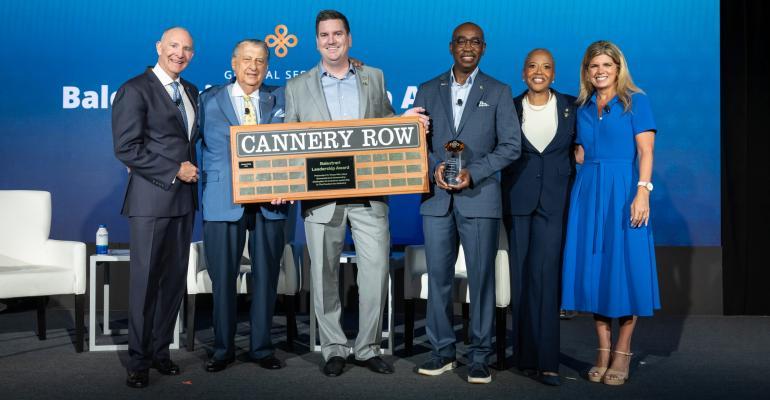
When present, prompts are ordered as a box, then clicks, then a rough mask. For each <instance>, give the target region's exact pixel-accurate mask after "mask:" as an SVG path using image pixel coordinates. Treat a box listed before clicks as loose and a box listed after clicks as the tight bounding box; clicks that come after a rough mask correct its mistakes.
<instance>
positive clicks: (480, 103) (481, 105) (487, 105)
mask: <svg viewBox="0 0 770 400" xmlns="http://www.w3.org/2000/svg"><path fill="white" fill-rule="evenodd" d="M478 106H479V107H489V104H487V102H486V101H484V100H481V101H479V105H478Z"/></svg>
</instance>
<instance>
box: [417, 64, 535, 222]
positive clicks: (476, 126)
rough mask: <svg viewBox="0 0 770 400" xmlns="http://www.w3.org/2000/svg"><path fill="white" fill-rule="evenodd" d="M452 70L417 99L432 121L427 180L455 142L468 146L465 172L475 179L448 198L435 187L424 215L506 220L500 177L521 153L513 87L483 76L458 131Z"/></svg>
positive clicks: (427, 198)
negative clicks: (454, 213) (454, 211)
mask: <svg viewBox="0 0 770 400" xmlns="http://www.w3.org/2000/svg"><path fill="white" fill-rule="evenodd" d="M451 84H452V83H451V78H450V71H447V72H445V73H443V74H441V75H439V76H438V77H436V78H434V79H432V80H430V81H428V82H425V83H423V84H422V85H420V88H419V90H418V92H417V97H416V98H415V100H414V106H415V107H424V108H425V109H426V110H427V112H428V115H429V116H430V118H431V125H430V135H429V137H428V151H429V166H430V171H429V178H430V179H431V181H433V171H434V170H435V168H436V166H437V165H438V164H439V163H441V162H443V161H444V160H445V158H446V154H445V153H446V152H445V150H444V144H446V143H447V142H448V141H450V140H452V139H458V140H461V141H462V142H463V143H465V150H464V151H463V153H462V157H463V163H464V168H467V169H468V172H469V173H470V175H471V180H472V181H471V186H470V187H468V188H466V189H463V190H461V191H459V192H454V193H450V192H447V191H446V190H443V189H439V188H438V187H437V186H436V183H435V182H432V184H431V188H430V189H431V190H430V193H427V194H424V195H423V197H422V204H421V205H420V214H422V215H432V216H444V215H446V214H447V212H449V205H450V203H453V206H454V207H455V208H456V209H457V210H458V211H459V212H460V214H461V215H463V216H465V217H468V218H500V217H501V216H502V207H501V197H500V180H499V174H498V172H499V171H500V170H501V169H503V168H504V167H505V166H506V165H508V164H510V163H511V162H512V161H513V160H515V159H516V158H518V157H519V154H520V152H521V142H520V140H521V139H520V130H521V128H520V126H519V121H518V119H517V117H516V109H515V108H514V106H513V96H512V94H511V88H510V87H509V86H508V85H506V84H504V83H502V82H500V81H497V80H495V79H494V78H492V77H490V76H489V75H486V74H484V73H483V72H481V71H479V73H478V74H477V75H476V80H475V81H474V82H473V86H472V87H471V91H470V93H469V94H468V100H467V102H466V106H465V109H464V110H463V114H462V117H461V118H460V124H459V126H458V129H457V130H455V127H454V121H453V117H452V94H451V89H450V85H451Z"/></svg>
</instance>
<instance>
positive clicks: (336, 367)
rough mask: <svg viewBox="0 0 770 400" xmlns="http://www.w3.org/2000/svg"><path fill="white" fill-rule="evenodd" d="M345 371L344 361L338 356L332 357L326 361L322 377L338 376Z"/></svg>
mask: <svg viewBox="0 0 770 400" xmlns="http://www.w3.org/2000/svg"><path fill="white" fill-rule="evenodd" d="M344 371H345V359H344V358H342V357H340V356H334V357H332V358H330V359H328V360H327V361H326V365H324V375H326V376H332V377H334V376H340V375H342V373H343V372H344Z"/></svg>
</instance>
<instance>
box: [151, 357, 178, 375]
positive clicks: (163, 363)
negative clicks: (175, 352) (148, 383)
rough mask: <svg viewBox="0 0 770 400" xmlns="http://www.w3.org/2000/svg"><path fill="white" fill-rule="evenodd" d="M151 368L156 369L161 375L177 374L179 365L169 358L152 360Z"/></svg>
mask: <svg viewBox="0 0 770 400" xmlns="http://www.w3.org/2000/svg"><path fill="white" fill-rule="evenodd" d="M152 368H155V369H157V370H158V372H159V373H161V374H162V375H179V366H178V365H176V364H174V362H173V361H171V359H170V358H167V359H165V360H153V361H152Z"/></svg>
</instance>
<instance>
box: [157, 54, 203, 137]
mask: <svg viewBox="0 0 770 400" xmlns="http://www.w3.org/2000/svg"><path fill="white" fill-rule="evenodd" d="M152 72H154V73H155V76H157V77H158V79H159V80H160V83H162V84H163V87H164V88H165V89H166V92H167V93H168V96H169V97H171V100H173V99H174V87H173V86H172V85H171V83H173V82H175V81H176V82H178V83H179V93H181V94H182V102H183V103H184V111H185V114H187V137H188V138H189V137H190V135H191V134H192V128H193V124H194V123H195V109H194V108H193V104H192V102H191V101H190V98H189V97H187V93H186V91H185V88H184V85H182V82H181V80H180V79H179V78H178V77H177V78H176V80H174V79H171V77H170V76H168V74H167V73H166V71H164V70H163V68H161V67H160V65H158V64H155V67H154V68H153V69H152Z"/></svg>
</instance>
